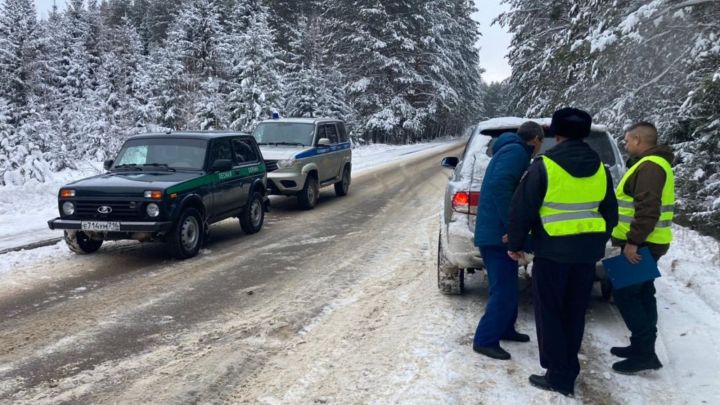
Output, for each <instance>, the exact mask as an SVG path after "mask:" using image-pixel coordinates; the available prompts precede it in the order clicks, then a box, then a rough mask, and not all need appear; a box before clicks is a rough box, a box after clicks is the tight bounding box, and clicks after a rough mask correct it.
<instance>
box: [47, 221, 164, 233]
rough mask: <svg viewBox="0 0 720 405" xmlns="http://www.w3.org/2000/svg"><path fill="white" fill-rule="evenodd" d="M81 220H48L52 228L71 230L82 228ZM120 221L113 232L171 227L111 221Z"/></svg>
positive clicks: (160, 229) (157, 224) (156, 230)
mask: <svg viewBox="0 0 720 405" xmlns="http://www.w3.org/2000/svg"><path fill="white" fill-rule="evenodd" d="M82 222H83V221H81V220H74V219H62V218H55V219H52V220H50V221H48V226H49V227H50V229H52V230H56V229H66V230H72V231H80V230H82ZM112 222H120V230H119V231H113V232H150V233H155V232H167V231H169V230H170V229H171V228H172V225H173V224H172V222H169V221H168V222H136V221H132V222H130V221H112Z"/></svg>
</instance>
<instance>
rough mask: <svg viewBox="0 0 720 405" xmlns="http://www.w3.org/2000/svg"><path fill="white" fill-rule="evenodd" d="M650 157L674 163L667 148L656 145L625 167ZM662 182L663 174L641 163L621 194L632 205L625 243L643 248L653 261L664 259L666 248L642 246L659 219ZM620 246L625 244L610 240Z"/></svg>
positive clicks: (657, 167) (663, 185)
mask: <svg viewBox="0 0 720 405" xmlns="http://www.w3.org/2000/svg"><path fill="white" fill-rule="evenodd" d="M653 155H655V156H660V157H661V158H663V159H665V160H667V161H668V163H670V164H671V165H672V163H673V160H675V155H674V154H673V151H672V149H670V147H668V146H665V145H658V146H655V147H653V148H651V149H649V150H647V151H646V152H645V153H643V154H642V155H641V156H638V157H635V158H631V159H630V160H628V162H627V166H628V167H632V166H633V165H634V164H636V163H637V162H638V161H640V159H642V158H644V157H647V156H653ZM665 180H667V179H666V175H665V170H663V169H662V168H661V167H660V166H658V165H656V164H655V163H652V162H644V163H643V164H641V165H640V166H639V167H638V168H637V170H636V171H635V173H633V174H632V175H631V176H630V178H628V180H627V182H625V189H624V190H623V191H624V192H625V194H627V195H629V196H632V197H633V200H634V201H635V219H634V220H633V221H632V223H631V224H630V232H628V234H627V238H628V242H630V243H632V244H634V245H647V246H648V248H649V249H650V251H651V252H652V254H653V256H655V257H660V256H662V255H664V254H665V253H667V251H668V249H669V247H670V245H658V244H654V243H647V242H646V239H647V237H648V236H649V235H650V233H652V231H653V230H654V229H655V224H657V221H658V220H659V219H660V214H661V206H662V192H663V188H664V187H665ZM624 243H625V241H620V240H617V239H615V238H613V244H614V245H622V244H624Z"/></svg>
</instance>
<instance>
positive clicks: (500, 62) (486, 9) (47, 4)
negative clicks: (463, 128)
mask: <svg viewBox="0 0 720 405" xmlns="http://www.w3.org/2000/svg"><path fill="white" fill-rule="evenodd" d="M35 2H36V3H37V5H38V13H39V14H40V16H41V17H43V18H44V17H46V16H47V14H48V11H49V10H50V8H51V7H52V4H53V0H35ZM475 3H476V4H477V8H478V9H479V10H481V11H479V12H478V13H477V14H475V15H474V18H475V19H476V20H478V21H479V22H480V32H482V34H483V36H482V38H481V39H480V41H479V42H478V46H479V47H480V66H482V67H483V68H484V69H485V74H484V78H485V81H488V82H493V81H501V80H503V79H505V78H506V77H508V76H510V66H508V64H507V60H506V59H505V54H507V49H508V47H509V46H510V35H508V34H507V33H506V32H505V30H503V29H501V28H500V27H499V26H497V25H493V26H491V23H492V20H493V19H494V18H495V17H497V16H498V15H499V14H500V13H501V12H503V11H505V10H506V9H507V5H501V4H500V0H475ZM57 4H58V6H60V7H62V6H64V5H65V0H57Z"/></svg>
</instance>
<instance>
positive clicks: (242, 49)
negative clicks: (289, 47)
mask: <svg viewBox="0 0 720 405" xmlns="http://www.w3.org/2000/svg"><path fill="white" fill-rule="evenodd" d="M244 1H245V0H239V1H238V3H237V7H238V8H240V7H244V8H246V7H247V4H246V3H243V2H244ZM248 1H252V0H248ZM267 18H268V11H267V8H265V7H261V8H259V9H258V11H256V12H255V13H254V14H252V15H250V16H249V19H248V20H247V24H248V25H247V28H244V27H243V25H244V24H245V22H244V21H242V20H240V21H238V23H239V24H238V25H237V26H235V27H233V28H232V30H231V33H230V36H231V37H232V40H231V41H230V43H231V48H232V51H231V55H232V57H231V58H230V60H231V61H232V62H231V64H232V65H231V68H230V78H229V87H230V90H231V92H230V95H229V97H228V98H227V100H226V103H225V104H226V108H227V111H228V114H229V116H230V127H231V128H232V129H236V130H244V131H248V130H250V129H251V128H252V127H253V126H254V125H255V124H256V123H257V122H258V121H260V120H262V119H266V118H269V117H270V116H271V115H272V112H273V111H279V112H281V111H282V108H281V107H282V105H283V104H284V102H283V97H282V94H283V92H282V85H283V84H282V81H281V76H280V73H279V70H280V68H281V61H280V59H279V57H278V55H277V52H276V50H275V46H274V43H273V39H274V36H273V31H272V29H271V28H270V26H269V24H268V19H267Z"/></svg>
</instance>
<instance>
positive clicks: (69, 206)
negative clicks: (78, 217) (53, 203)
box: [62, 201, 75, 216]
mask: <svg viewBox="0 0 720 405" xmlns="http://www.w3.org/2000/svg"><path fill="white" fill-rule="evenodd" d="M62 211H63V214H65V215H67V216H72V215H73V214H75V204H73V203H71V202H70V201H65V202H64V203H63V205H62Z"/></svg>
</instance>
